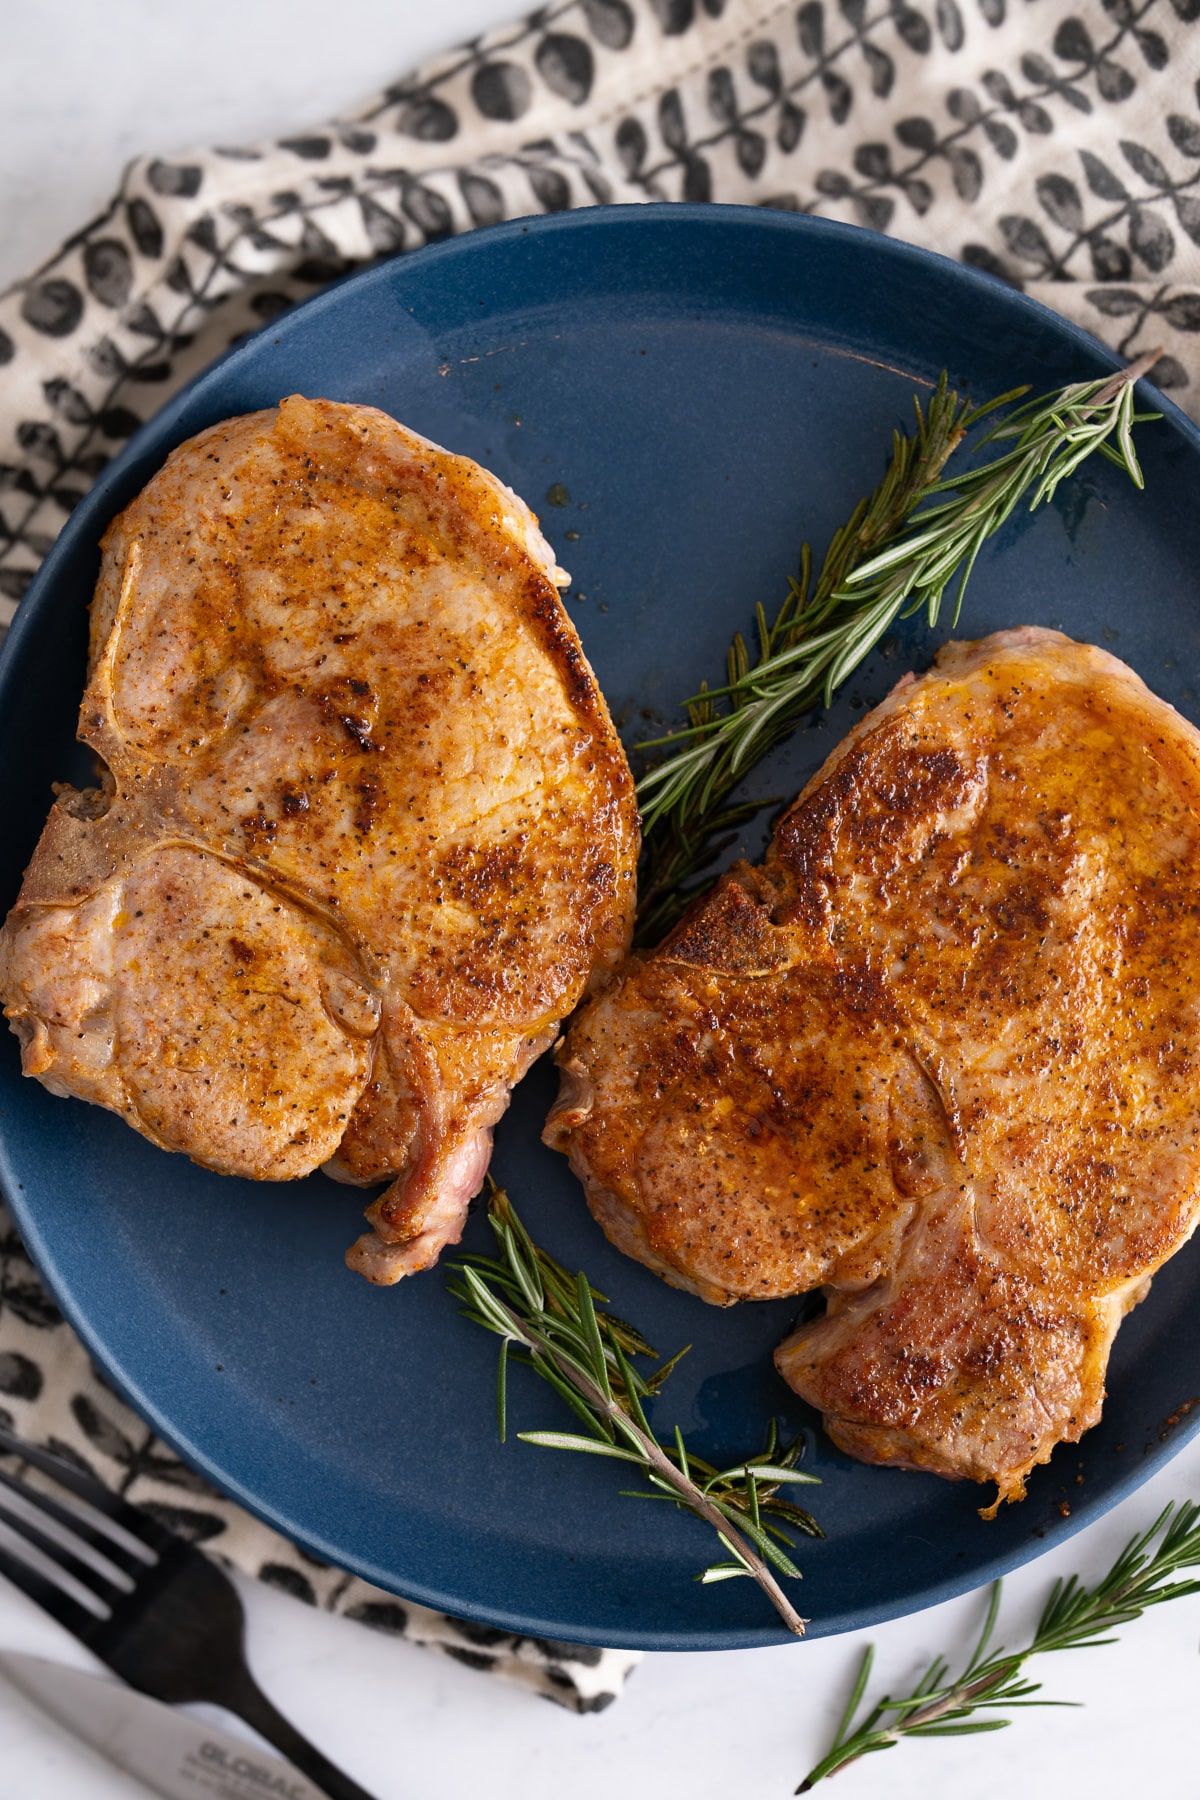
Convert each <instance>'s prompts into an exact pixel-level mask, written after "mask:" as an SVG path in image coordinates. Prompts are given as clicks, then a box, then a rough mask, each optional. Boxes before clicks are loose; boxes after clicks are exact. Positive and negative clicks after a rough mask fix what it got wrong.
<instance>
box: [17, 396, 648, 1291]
mask: <svg viewBox="0 0 1200 1800" xmlns="http://www.w3.org/2000/svg"><path fill="white" fill-rule="evenodd" d="M565 580H566V577H565V576H564V575H563V573H562V571H561V570H559V569H557V568H556V565H555V560H554V555H553V552H552V551H551V549H550V546H549V545H548V544H547V543H546V541H545V539H544V538H543V536H542V534H541V532H540V531H539V530H538V527H537V521H536V520H535V519H534V517H533V514H532V513H531V512H530V511H529V509H528V508H527V507H526V506H525V505H524V503H523V502H522V501H520V500H519V499H518V498H517V497H516V495H514V494H513V493H511V492H510V491H509V489H508V488H506V487H504V486H502V485H501V483H500V482H498V481H497V480H496V479H495V478H494V477H492V476H491V475H489V474H487V473H486V472H485V471H484V470H483V469H481V468H479V467H478V466H477V465H476V464H475V463H472V462H469V461H467V460H466V459H465V458H463V457H456V456H451V455H449V454H448V453H447V452H446V451H444V450H440V449H439V448H438V447H437V446H436V445H433V444H430V443H428V442H427V441H426V440H425V439H423V438H420V437H418V436H416V435H415V434H414V433H413V432H411V431H407V430H405V429H404V427H403V426H401V425H398V424H397V423H396V422H395V421H394V420H393V419H391V418H389V417H388V416H387V415H386V414H385V413H382V412H379V411H377V410H376V409H374V408H373V407H365V406H350V405H339V404H335V403H333V402H329V401H323V400H316V401H310V400H305V399H301V398H299V397H293V398H291V399H289V400H285V401H284V402H283V403H282V404H281V405H280V406H279V407H278V408H277V409H273V410H271V411H269V412H262V413H252V414H249V415H248V416H246V417H244V418H238V419H231V420H228V421H227V422H226V423H224V424H221V425H216V426H213V427H212V428H211V429H210V430H208V431H204V432H202V433H201V434H200V435H199V436H198V437H195V438H192V439H191V440H190V441H189V442H188V443H186V444H184V445H182V446H181V447H180V448H179V449H178V450H176V451H175V452H174V454H173V455H172V456H171V457H170V459H169V460H168V462H167V464H166V466H165V467H164V468H163V469H162V471H161V472H160V473H159V474H158V475H156V476H155V477H154V479H153V480H152V481H151V482H150V484H149V486H148V487H147V488H146V489H145V490H144V492H143V493H142V494H141V495H140V496H139V497H138V498H137V499H136V500H135V501H134V502H133V504H132V505H131V506H130V507H128V508H127V510H126V511H125V512H124V513H122V515H121V516H120V518H118V519H117V520H116V521H115V523H114V524H113V525H112V526H111V527H110V528H109V531H108V533H107V535H106V537H105V540H104V561H103V566H102V569H101V574H100V580H99V584H98V586H97V589H96V596H95V599H94V601H93V604H92V615H91V648H90V659H89V674H88V685H87V690H86V693H85V695H84V699H83V705H82V709H81V713H80V737H81V738H82V739H83V741H84V742H85V743H87V744H89V745H90V746H91V747H92V749H94V750H95V751H96V753H97V754H98V755H99V756H100V757H102V758H103V759H104V762H105V764H106V765H107V773H106V776H105V778H104V786H103V788H102V789H101V790H89V791H88V792H85V793H77V792H75V791H74V790H70V789H68V790H66V791H64V792H62V793H61V794H60V796H59V799H58V800H57V802H56V803H55V805H54V807H53V810H52V811H51V814H50V818H49V821H48V823H47V825H46V828H45V831H44V832H43V835H42V839H41V842H40V843H39V845H38V848H37V851H36V853H35V855H34V858H33V861H32V863H31V864H30V867H29V870H28V872H27V874H26V877H25V882H24V885H23V887H22V889H21V893H20V895H19V897H18V900H17V903H16V905H15V907H14V908H13V911H12V913H11V914H10V915H9V919H8V922H7V924H6V925H5V927H4V929H3V932H0V992H2V994H3V998H4V1000H5V1002H6V1005H5V1011H6V1013H7V1015H8V1017H9V1018H10V1020H11V1021H12V1024H13V1028H14V1030H15V1031H16V1032H17V1034H18V1036H19V1037H20V1039H21V1042H22V1055H23V1061H24V1067H25V1071H26V1073H27V1074H30V1075H35V1076H37V1077H38V1078H39V1079H40V1080H41V1081H43V1082H44V1083H45V1085H46V1086H47V1087H48V1088H50V1089H51V1090H52V1091H53V1092H54V1093H57V1094H74V1095H78V1096H80V1097H81V1098H83V1099H87V1100H92V1101H95V1102H97V1103H98V1104H99V1105H101V1106H105V1107H109V1108H111V1109H112V1110H113V1111H114V1112H119V1113H120V1114H121V1115H122V1116H123V1117H124V1118H125V1119H127V1120H128V1122H129V1123H130V1124H131V1125H132V1126H134V1128H135V1129H136V1130H138V1131H140V1132H141V1133H142V1134H143V1135H144V1136H146V1137H148V1138H149V1139H151V1141H152V1142H153V1143H156V1144H159V1145H161V1146H163V1147H164V1148H166V1149H172V1150H182V1151H185V1152H186V1153H187V1154H188V1155H189V1156H191V1157H193V1158H194V1159H195V1160H196V1161H197V1162H200V1163H203V1164H204V1165H206V1166H207V1167H209V1168H212V1169H217V1170H220V1171H222V1172H223V1173H228V1174H234V1175H243V1176H251V1177H254V1178H256V1179H259V1180H284V1179H290V1178H293V1177H297V1176H302V1175H306V1174H308V1173H310V1172H311V1171H312V1170H313V1169H316V1168H318V1167H320V1166H324V1167H326V1168H327V1169H328V1170H329V1172H330V1174H333V1175H335V1176H337V1177H338V1178H339V1179H341V1180H343V1181H349V1182H353V1183H357V1184H362V1185H368V1184H371V1183H374V1182H379V1181H389V1182H390V1183H391V1185H390V1186H389V1187H388V1189H387V1191H386V1192H385V1193H384V1194H382V1195H381V1196H380V1197H379V1198H378V1199H376V1200H375V1201H374V1202H373V1203H372V1205H371V1206H370V1207H369V1209H368V1212H367V1217H368V1219H369V1220H370V1222H371V1225H372V1227H373V1229H372V1231H371V1232H370V1233H368V1234H367V1235H365V1236H364V1237H362V1238H360V1239H359V1241H358V1243H357V1244H356V1245H355V1246H354V1248H353V1249H352V1250H351V1252H350V1254H349V1258H348V1260H349V1261H350V1263H351V1265H352V1266H353V1267H355V1268H358V1269H360V1270H361V1271H362V1273H363V1274H364V1275H366V1276H367V1277H368V1278H369V1279H370V1280H372V1281H376V1282H382V1283H390V1282H394V1281H397V1280H399V1279H400V1278H401V1277H402V1276H403V1275H406V1274H409V1273H411V1272H413V1271H414V1270H417V1269H422V1268H426V1267H428V1266H429V1265H430V1264H431V1263H432V1262H434V1261H435V1260H436V1258H437V1255H438V1252H439V1251H440V1249H441V1248H442V1246H443V1245H444V1244H446V1243H454V1242H457V1240H458V1237H459V1235H460V1232H461V1229H462V1222H463V1219H464V1217H465V1213H466V1206H467V1202H468V1200H469V1199H470V1197H471V1196H472V1195H473V1194H474V1193H475V1192H477V1191H478V1188H479V1186H480V1184H481V1183H482V1181H483V1177H484V1173H485V1171H486V1169H487V1163H488V1156H489V1153H490V1144H491V1127H492V1125H493V1124H494V1123H495V1121H496V1120H497V1119H498V1118H499V1117H500V1115H501V1113H503V1111H504V1109H505V1107H506V1105H507V1103H508V1095H509V1090H510V1088H511V1087H512V1085H513V1083H514V1082H515V1081H518V1080H519V1079H520V1077H521V1075H522V1074H523V1073H524V1072H525V1070H526V1069H527V1068H528V1066H529V1064H530V1063H531V1062H532V1061H533V1059H534V1058H535V1057H536V1056H537V1055H539V1054H540V1052H541V1051H542V1050H543V1049H545V1048H546V1046H547V1045H549V1044H550V1043H552V1042H553V1040H554V1037H555V1034H556V1032H557V1030H558V1025H559V1022H560V1020H561V1019H562V1018H563V1017H564V1016H565V1015H566V1014H567V1013H568V1012H570V1010H571V1008H572V1007H573V1006H574V1005H575V1003H576V1001H577V1000H578V999H579V998H580V996H581V995H582V994H583V992H584V991H585V988H586V987H587V985H588V983H589V981H590V980H591V979H592V978H593V977H594V976H595V975H596V974H597V973H599V972H602V971H606V970H609V969H611V968H612V967H613V966H615V964H616V963H617V962H618V961H619V959H620V957H621V956H622V954H623V953H624V951H625V949H626V948H627V946H628V943H629V933H630V926H631V921H632V913H633V901H634V880H635V874H634V871H635V865H636V859H637V849H638V834H637V815H636V810H635V804H634V796H633V786H632V782H631V780H630V776H629V771H628V767H627V765H626V762H625V757H624V754H623V752H622V750H621V746H620V743H619V741H618V739H617V737H616V734H615V732H614V730H613V727H612V722H611V720H610V718H609V716H608V711H607V708H606V706H605V704H604V701H603V699H602V697H601V695H600V691H599V689H598V687H597V686H596V682H595V679H594V677H593V676H592V673H591V670H590V669H589V668H588V665H587V663H586V661H585V660H584V656H583V653H582V650H581V648H580V645H579V639H578V637H577V635H576V633H575V630H574V627H573V626H572V624H571V622H570V620H569V619H568V617H567V615H566V613H565V611H564V609H563V606H562V603H561V601H560V599H559V596H558V591H557V586H556V583H559V582H562V581H565ZM281 1204H282V1202H281Z"/></svg>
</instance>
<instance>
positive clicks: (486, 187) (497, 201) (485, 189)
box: [458, 169, 504, 225]
mask: <svg viewBox="0 0 1200 1800" xmlns="http://www.w3.org/2000/svg"><path fill="white" fill-rule="evenodd" d="M458 186H459V191H460V193H461V194H462V197H463V199H464V200H465V201H466V203H467V211H468V212H469V213H470V215H471V220H472V223H473V224H475V225H498V224H499V222H500V220H501V219H502V218H503V217H504V195H503V194H502V193H501V191H500V189H499V188H498V187H497V186H496V183H495V182H494V181H492V180H491V179H490V178H489V177H488V176H487V175H480V174H479V173H478V171H477V170H474V169H463V170H461V171H460V173H459V177H458Z"/></svg>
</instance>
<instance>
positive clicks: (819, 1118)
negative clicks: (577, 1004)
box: [547, 628, 1200, 1498]
mask: <svg viewBox="0 0 1200 1800" xmlns="http://www.w3.org/2000/svg"><path fill="white" fill-rule="evenodd" d="M562 1059H563V1061H564V1062H565V1064H566V1066H567V1068H568V1070H569V1073H570V1077H571V1082H570V1087H569V1089H567V1088H564V1094H563V1096H562V1097H561V1099H560V1103H559V1106H558V1107H557V1108H556V1110H555V1112H554V1113H553V1114H552V1115H551V1119H550V1121H549V1124H548V1127H547V1140H548V1141H549V1142H551V1143H554V1144H556V1145H558V1146H559V1147H560V1148H563V1149H565V1150H566V1152H567V1154H568V1155H569V1157H570V1159H571V1162H572V1166H573V1167H574V1168H575V1169H576V1171H577V1172H578V1173H579V1174H580V1176H581V1177H582V1179H583V1180H584V1181H585V1183H586V1184H587V1186H588V1189H589V1195H590V1198H591V1201H592V1205H593V1207H594V1209H595V1210H596V1212H597V1215H598V1216H599V1217H600V1219H601V1222H602V1223H603V1224H604V1225H605V1229H606V1230H608V1231H609V1233H610V1235H611V1236H613V1237H614V1239H616V1240H617V1241H619V1242H621V1244H622V1247H624V1248H626V1249H627V1250H629V1251H630V1253H631V1254H633V1255H635V1256H640V1257H641V1258H642V1260H644V1261H646V1262H649V1263H650V1264H651V1266H653V1267H656V1268H657V1269H658V1270H659V1272H660V1273H662V1274H665V1275H666V1278H667V1279H668V1280H671V1281H675V1282H676V1283H678V1284H679V1285H681V1286H685V1287H689V1288H691V1289H692V1290H693V1291H695V1292H697V1293H700V1294H702V1295H703V1296H704V1297H705V1298H706V1299H710V1300H715V1301H717V1302H718V1303H724V1304H728V1303H729V1302H731V1301H734V1300H739V1299H749V1298H777V1297H780V1296H783V1295H787V1294H796V1293H801V1292H803V1291H804V1290H806V1289H810V1288H813V1287H817V1286H823V1287H824V1288H825V1290H826V1293H827V1296H828V1298H829V1305H828V1308H827V1311H826V1314H825V1316H824V1318H822V1319H820V1320H818V1321H817V1322H815V1323H813V1324H810V1325H807V1326H805V1327H803V1328H801V1329H800V1330H799V1331H798V1332H797V1333H796V1334H795V1335H794V1336H793V1337H792V1338H790V1339H789V1340H788V1342H787V1343H786V1344H784V1345H783V1346H782V1347H781V1349H780V1351H779V1355H778V1361H779V1366H780V1368H781V1370H782V1372H783V1373H784V1375H785V1376H786V1378H787V1379H788V1380H789V1381H790V1382H791V1383H792V1385H793V1386H794V1387H795V1388H796V1389H797V1391H798V1392H799V1393H801V1394H802V1395H803V1396H804V1397H805V1398H806V1399H808V1400H810V1401H811V1402H812V1403H813V1404H814V1405H816V1406H819V1407H820V1408H821V1410H822V1411H823V1412H824V1414H825V1416H826V1425H827V1427H828V1429H829V1431H830V1432H831V1434H832V1435H833V1437H834V1438H835V1439H836V1440H837V1442H838V1443H840V1444H842V1445H843V1446H844V1447H845V1448H846V1449H847V1450H849V1451H850V1452H851V1453H852V1454H854V1455H856V1456H860V1457H863V1458H864V1459H866V1460H868V1461H877V1462H889V1463H896V1464H900V1465H902V1466H905V1467H913V1468H926V1469H933V1470H935V1471H937V1472H938V1473H939V1474H942V1475H948V1476H968V1477H971V1478H973V1479H976V1480H984V1479H992V1480H995V1481H997V1482H998V1483H999V1487H1000V1492H1001V1494H1002V1495H1003V1496H1006V1497H1010V1498H1013V1497H1017V1496H1019V1494H1020V1493H1021V1492H1022V1491H1023V1478H1024V1476H1025V1475H1026V1474H1027V1473H1028V1471H1029V1469H1031V1468H1032V1467H1033V1466H1034V1465H1035V1464H1037V1463H1039V1462H1043V1461H1045V1460H1046V1458H1047V1457H1048V1456H1049V1454H1050V1451H1051V1449H1052V1448H1053V1446H1054V1444H1055V1443H1057V1442H1060V1441H1062V1440H1064V1439H1066V1440H1074V1439H1076V1438H1078V1437H1079V1435H1080V1433H1081V1432H1083V1431H1084V1430H1086V1429H1087V1427H1088V1426H1089V1425H1091V1424H1093V1423H1094V1422H1095V1420H1096V1418H1097V1417H1098V1416H1099V1411H1100V1405H1101V1402H1102V1400H1103V1394H1104V1372H1105V1367H1106V1364H1107V1360H1108V1354H1109V1350H1110V1347H1111V1343H1112V1338H1113V1336H1114V1334H1115V1331H1116V1329H1117V1326H1118V1324H1119V1322H1120V1319H1121V1317H1122V1316H1123V1314H1124V1312H1125V1311H1126V1310H1127V1309H1128V1307H1129V1306H1130V1305H1132V1304H1134V1303H1135V1302H1136V1300H1138V1299H1140V1298H1141V1297H1142V1295H1143V1294H1144V1292H1145V1291H1146V1287H1147V1285H1148V1279H1149V1277H1150V1275H1152V1274H1153V1272H1154V1270H1155V1269H1157V1268H1159V1267H1160V1266H1161V1264H1162V1263H1163V1262H1164V1261H1165V1260H1166V1259H1167V1258H1168V1257H1169V1256H1170V1255H1172V1254H1173V1253H1174V1251H1175V1250H1177V1249H1178V1248H1179V1246H1180V1245H1181V1244H1182V1243H1183V1242H1184V1241H1185V1240H1186V1238H1187V1237H1188V1236H1189V1234H1190V1233H1191V1231H1192V1229H1193V1227H1194V1225H1195V1223H1196V1218H1197V1213H1198V1209H1200V1090H1198V1086H1197V1079H1198V1077H1200V735H1198V734H1197V733H1196V732H1195V730H1194V729H1193V728H1192V727H1191V726H1190V725H1188V724H1187V723H1186V722H1185V721H1184V720H1183V719H1181V718H1180V717H1179V715H1178V714H1176V713H1175V712H1174V711H1173V710H1172V709H1171V708H1170V707H1168V706H1167V705H1165V704H1164V703H1163V702H1162V701H1160V700H1157V699H1156V698H1155V697H1154V696H1153V695H1152V694H1150V693H1149V691H1148V690H1147V689H1146V688H1145V687H1144V685H1143V684H1142V682H1141V681H1140V680H1139V679H1138V678H1137V676H1136V675H1134V674H1133V672H1132V671H1131V670H1130V669H1128V668H1127V667H1126V666H1125V665H1124V664H1122V663H1120V662H1118V661H1116V659H1115V658H1113V657H1111V656H1108V655H1107V654H1106V653H1105V652H1103V651H1101V650H1097V649H1094V648H1091V647H1088V646H1086V645H1079V644H1075V643H1072V642H1071V641H1070V640H1069V639H1067V638H1064V637H1062V636H1061V635H1060V634H1058V633H1057V632H1047V631H1040V630H1037V629H1034V628H1027V629H1025V630H1022V631H1016V632H1002V633H999V634H997V635H996V636H994V637H992V638H986V639H984V640H982V641H981V642H980V643H977V644H955V645H948V646H947V647H946V649H945V650H943V652H942V654H941V656H940V657H939V658H938V661H937V664H936V666H935V668H934V669H933V670H931V671H930V673H929V674H928V675H926V676H925V677H924V678H923V679H921V680H920V681H916V682H913V681H911V680H906V681H905V682H904V683H902V684H900V686H899V687H898V688H897V689H896V690H895V691H894V692H893V694H892V695H891V696H890V697H889V698H888V700H887V701H885V702H884V704H883V705H882V706H881V707H879V708H877V709H876V711H875V712H874V713H873V714H871V715H870V716H869V717H868V718H866V719H865V720H864V721H862V723H861V724H860V725H859V726H858V727H857V729H856V730H855V732H854V733H853V734H852V736H851V738H850V739H849V740H847V742H846V743H845V744H843V745H841V746H840V747H839V749H838V750H837V751H836V752H835V753H834V755H833V756H832V757H831V758H830V759H829V761H828V762H827V764H826V765H825V768H824V769H823V770H822V771H821V772H820V773H819V774H818V775H817V777H816V778H815V779H814V780H813V781H812V782H811V783H810V784H809V787H808V788H807V789H806V790H805V792H804V793H803V794H802V795H801V796H800V799H799V800H798V801H797V802H796V804H795V805H794V806H793V807H792V808H791V810H790V811H789V812H788V814H787V815H786V816H785V818H784V819H783V820H782V821H781V823H780V825H779V827H778V830H777V831H776V834H775V839H774V842H773V843H772V845H771V849H770V851H769V853H768V856H767V860H766V862H765V864H764V866H763V867H762V868H761V869H750V868H747V867H746V866H745V865H739V866H738V867H736V868H734V869H733V870H731V871H730V872H729V874H727V875H726V876H724V877H723V878H722V880H721V881H720V882H719V883H718V884H717V886H716V888H715V889H714V890H713V892H712V893H711V894H710V895H709V896H708V897H707V898H706V899H705V900H704V901H702V902H701V903H700V904H699V905H698V906H697V907H696V908H695V909H694V910H693V911H692V913H691V914H690V915H689V916H688V917H687V918H686V919H684V920H683V921H682V922H681V923H680V925H679V926H678V927H677V929H676V931H675V932H674V933H673V934H672V936H671V937H669V938H668V939H667V941H666V942H665V943H664V944H663V945H662V946H661V947H660V949H659V950H658V951H656V952H655V953H654V954H653V955H650V956H646V957H641V958H636V957H635V958H631V959H630V961H629V963H628V964H627V965H626V968H625V970H624V971H623V972H622V974H621V975H620V976H619V977H618V978H617V980H616V981H615V982H613V983H612V984H611V985H610V986H609V988H608V989H607V990H606V991H605V992H604V993H603V994H601V995H600V996H599V997H598V998H597V999H596V1000H594V1001H593V1002H591V1003H590V1004H589V1005H587V1006H586V1007H585V1008H584V1009H583V1011H582V1012H581V1013H580V1014H579V1015H578V1016H577V1018H576V1020H575V1022H574V1024H573V1025H572V1027H571V1030H570V1033H569V1035H568V1038H567V1042H566V1045H565V1047H564V1050H563V1053H562Z"/></svg>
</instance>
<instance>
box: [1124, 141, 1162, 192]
mask: <svg viewBox="0 0 1200 1800" xmlns="http://www.w3.org/2000/svg"><path fill="white" fill-rule="evenodd" d="M1121 155H1122V156H1123V157H1124V158H1125V161H1126V162H1127V163H1128V164H1129V166H1130V168H1131V169H1132V170H1133V172H1134V174H1135V175H1140V176H1141V178H1142V180H1143V181H1145V182H1147V183H1149V185H1150V186H1151V187H1159V188H1169V187H1170V186H1171V177H1170V176H1169V175H1168V174H1167V171H1166V169H1165V168H1164V167H1163V165H1162V163H1161V162H1160V161H1159V159H1158V157H1157V156H1155V154H1154V152H1153V151H1152V150H1147V149H1146V147H1145V145H1143V144H1131V143H1130V142H1129V141H1128V139H1122V141H1121Z"/></svg>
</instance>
